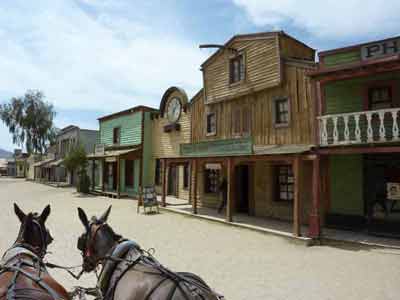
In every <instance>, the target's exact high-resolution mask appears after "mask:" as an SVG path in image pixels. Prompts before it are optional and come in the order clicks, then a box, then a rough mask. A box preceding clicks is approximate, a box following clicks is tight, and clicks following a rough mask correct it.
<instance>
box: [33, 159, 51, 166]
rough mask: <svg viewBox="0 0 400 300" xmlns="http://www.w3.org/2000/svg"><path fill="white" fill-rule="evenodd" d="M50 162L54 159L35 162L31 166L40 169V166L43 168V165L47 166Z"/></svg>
mask: <svg viewBox="0 0 400 300" xmlns="http://www.w3.org/2000/svg"><path fill="white" fill-rule="evenodd" d="M52 161H54V158H48V159H45V160H42V161H39V162H37V163H34V164H33V165H32V166H33V167H41V166H43V165H45V164H48V163H50V162H52Z"/></svg>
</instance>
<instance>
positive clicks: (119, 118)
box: [88, 106, 156, 198]
mask: <svg viewBox="0 0 400 300" xmlns="http://www.w3.org/2000/svg"><path fill="white" fill-rule="evenodd" d="M155 111H156V110H154V109H152V108H149V107H145V106H137V107H134V108H131V109H127V110H124V111H121V112H118V113H114V114H111V115H108V116H104V117H101V118H99V123H100V133H99V135H100V137H99V143H98V144H97V145H96V147H95V152H94V153H93V154H91V155H89V156H88V157H89V159H90V160H91V173H92V178H94V180H92V187H91V188H92V190H93V191H94V192H98V193H102V194H105V195H108V196H112V197H117V198H120V197H122V196H129V197H138V196H139V195H140V190H141V188H142V187H143V186H146V185H149V184H151V181H152V174H151V171H150V170H151V168H150V165H151V159H152V137H151V136H152V130H151V114H152V113H153V112H155Z"/></svg>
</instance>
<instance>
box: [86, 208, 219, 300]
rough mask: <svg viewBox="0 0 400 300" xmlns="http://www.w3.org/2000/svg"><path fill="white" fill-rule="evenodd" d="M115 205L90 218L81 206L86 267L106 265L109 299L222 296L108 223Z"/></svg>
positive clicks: (213, 299) (212, 299)
mask: <svg viewBox="0 0 400 300" xmlns="http://www.w3.org/2000/svg"><path fill="white" fill-rule="evenodd" d="M110 210H111V206H110V207H109V208H108V209H107V211H106V212H105V213H104V214H103V215H102V216H101V217H100V218H96V217H93V218H92V219H91V221H90V222H89V220H88V218H87V216H86V213H85V212H84V211H83V210H82V209H81V208H78V212H79V218H80V220H81V221H82V224H83V226H84V227H85V232H84V233H83V234H82V235H81V236H80V237H79V239H78V249H79V250H81V251H82V256H83V270H84V271H86V272H90V271H93V270H94V269H95V268H96V267H97V265H98V264H101V265H102V270H101V274H100V278H99V281H98V287H99V288H100V290H101V292H102V295H103V299H105V300H112V299H115V300H218V299H223V297H222V296H220V295H218V294H217V293H215V292H214V291H213V290H212V289H211V288H210V287H209V286H208V285H207V284H206V283H205V282H204V281H203V280H202V279H201V278H200V277H199V276H197V275H195V274H192V273H186V272H172V271H170V270H169V269H167V268H166V267H164V266H163V265H161V264H160V263H159V262H158V261H157V260H156V259H155V258H154V257H153V256H152V255H151V254H150V253H148V252H147V251H145V250H143V249H141V248H140V246H139V245H138V244H137V243H135V242H133V241H130V240H126V239H123V238H122V237H121V236H120V235H118V234H116V233H115V232H114V231H113V229H112V228H111V227H110V226H109V225H108V224H107V223H106V222H107V218H108V216H109V214H110Z"/></svg>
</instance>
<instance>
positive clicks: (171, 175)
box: [167, 166, 178, 197]
mask: <svg viewBox="0 0 400 300" xmlns="http://www.w3.org/2000/svg"><path fill="white" fill-rule="evenodd" d="M167 194H168V195H169V196H174V197H178V168H177V166H170V167H169V168H168V191H167Z"/></svg>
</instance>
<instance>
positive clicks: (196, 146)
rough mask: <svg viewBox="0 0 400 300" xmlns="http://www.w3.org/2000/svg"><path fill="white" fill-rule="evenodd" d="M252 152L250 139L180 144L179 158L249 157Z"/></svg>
mask: <svg viewBox="0 0 400 300" xmlns="http://www.w3.org/2000/svg"><path fill="white" fill-rule="evenodd" d="M252 151H253V142H252V139H251V138H238V139H226V140H217V141H210V142H200V143H193V144H181V156H186V157H188V156H193V157H213V156H226V155H250V154H252Z"/></svg>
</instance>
